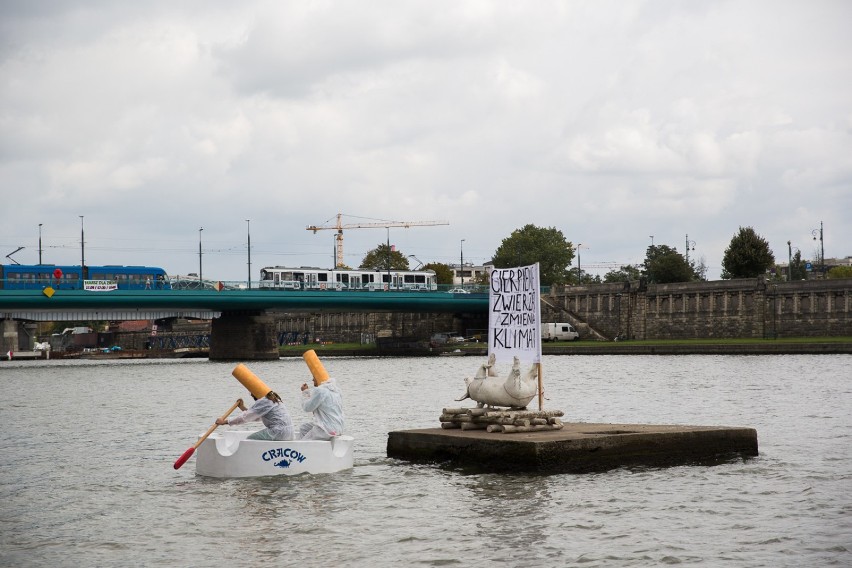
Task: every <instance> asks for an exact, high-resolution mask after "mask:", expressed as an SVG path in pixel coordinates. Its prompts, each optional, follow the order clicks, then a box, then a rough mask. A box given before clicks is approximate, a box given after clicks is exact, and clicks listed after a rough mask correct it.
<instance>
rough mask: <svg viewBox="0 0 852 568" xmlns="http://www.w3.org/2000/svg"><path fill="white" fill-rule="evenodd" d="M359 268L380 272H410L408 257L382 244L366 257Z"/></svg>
mask: <svg viewBox="0 0 852 568" xmlns="http://www.w3.org/2000/svg"><path fill="white" fill-rule="evenodd" d="M359 268H361V269H368V270H378V271H382V270H408V257H406V256H405V255H404V254H402V253H401V252H399V251H398V250H395V249H394V247H389V246H388V245H387V244H384V243H382V244H380V245H379V246H377V247H376V248H374V249H373V250H371V251H369V252H368V253H367V254H366V255H365V256H364V259H363V260H362V261H361V266H359Z"/></svg>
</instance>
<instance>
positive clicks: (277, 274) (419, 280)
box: [259, 266, 438, 291]
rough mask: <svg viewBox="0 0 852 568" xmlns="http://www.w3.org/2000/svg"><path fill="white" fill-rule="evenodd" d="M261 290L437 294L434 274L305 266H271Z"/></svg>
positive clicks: (263, 275)
mask: <svg viewBox="0 0 852 568" xmlns="http://www.w3.org/2000/svg"><path fill="white" fill-rule="evenodd" d="M259 286H260V288H268V289H273V290H338V291H343V290H361V291H375V290H404V291H417V290H437V289H438V278H437V276H436V275H435V271H434V270H391V271H389V272H388V271H384V272H382V271H374V270H360V269H343V268H335V269H333V270H329V269H322V268H315V267H308V266H303V267H300V268H288V267H285V266H268V267H266V268H263V269H261V271H260V283H259Z"/></svg>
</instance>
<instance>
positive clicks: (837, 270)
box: [826, 266, 852, 278]
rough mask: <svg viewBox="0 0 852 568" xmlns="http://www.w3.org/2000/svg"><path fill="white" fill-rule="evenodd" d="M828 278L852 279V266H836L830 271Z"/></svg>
mask: <svg viewBox="0 0 852 568" xmlns="http://www.w3.org/2000/svg"><path fill="white" fill-rule="evenodd" d="M826 278H852V266H835V267H834V268H832V269H831V270H829V271H828V273H827V274H826Z"/></svg>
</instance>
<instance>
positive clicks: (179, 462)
mask: <svg viewBox="0 0 852 568" xmlns="http://www.w3.org/2000/svg"><path fill="white" fill-rule="evenodd" d="M238 406H239V407H240V408H243V409H244V408H245V406H243V399H238V400H237V402H235V403H234V406H232V407H231V408H229V409H228V412H226V413H225V414H223V415H222V420H224V419H225V418H227V417H228V416H230V415H231V413H232V412H233V411H234V409H235V408H237V407H238ZM218 427H219V425H218V424H213V426H211V427H210V429H209V430H207V432H205V433H204V435H203V436H201V438H199V440H198V441H197V442H195V445H193V446H192V447H191V448H189V449H188V450H186V451H185V452H184V453H183V455H182V456H181V457H179V458H178V459H177V461H176V462H175V469H180V466H182V465H183V464H185V463H186V460H188V459H189V458H191V457H192V454H193V453H195V450H196V448H198V446H200V445H201V443H202V442H203V441H204V440H206V439H207V436H209V435H210V434H212V433H213V430H215V429H216V428H218Z"/></svg>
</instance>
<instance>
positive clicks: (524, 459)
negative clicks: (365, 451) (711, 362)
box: [387, 423, 758, 473]
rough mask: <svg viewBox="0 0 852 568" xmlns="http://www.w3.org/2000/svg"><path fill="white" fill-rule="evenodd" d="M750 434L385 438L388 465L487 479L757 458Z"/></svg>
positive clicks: (701, 429)
mask: <svg viewBox="0 0 852 568" xmlns="http://www.w3.org/2000/svg"><path fill="white" fill-rule="evenodd" d="M757 453H758V452H757V431H756V430H755V429H754V428H740V427H728V426H682V425H676V426H669V425H651V424H588V423H565V424H564V427H563V428H562V429H561V430H551V431H542V432H525V433H514V434H506V433H488V432H486V431H485V430H454V429H443V428H428V429H424V430H400V431H396V432H390V433H388V444H387V455H388V457H389V458H397V459H403V460H408V461H413V462H431V463H441V464H445V465H450V466H459V467H461V468H464V469H474V470H479V471H487V472H540V473H585V472H591V471H605V470H608V469H614V468H618V467H622V466H634V465H644V466H652V467H667V466H674V465H686V464H703V465H707V464H715V463H722V462H725V461H729V460H731V459H739V458H744V457H750V456H756V455H757Z"/></svg>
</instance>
